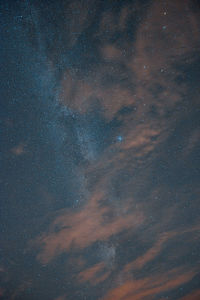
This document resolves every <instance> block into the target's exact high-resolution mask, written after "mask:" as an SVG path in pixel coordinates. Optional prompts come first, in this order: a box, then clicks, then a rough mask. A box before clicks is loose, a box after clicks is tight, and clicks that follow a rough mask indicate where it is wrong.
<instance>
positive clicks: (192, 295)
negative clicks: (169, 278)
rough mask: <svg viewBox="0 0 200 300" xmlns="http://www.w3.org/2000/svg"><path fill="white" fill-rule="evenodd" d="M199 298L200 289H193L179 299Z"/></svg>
mask: <svg viewBox="0 0 200 300" xmlns="http://www.w3.org/2000/svg"><path fill="white" fill-rule="evenodd" d="M199 299H200V290H195V291H193V292H192V293H190V294H188V295H186V296H184V297H182V298H180V300H199Z"/></svg>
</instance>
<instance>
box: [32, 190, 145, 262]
mask: <svg viewBox="0 0 200 300" xmlns="http://www.w3.org/2000/svg"><path fill="white" fill-rule="evenodd" d="M101 200H103V194H102V192H98V193H96V194H95V195H94V196H93V197H92V198H91V199H90V200H89V202H88V203H87V204H86V205H85V207H83V208H82V210H81V211H79V212H75V213H73V212H71V213H70V212H69V213H68V212H66V213H64V214H63V215H61V216H60V217H57V218H56V220H55V221H54V224H53V225H52V226H51V232H50V233H47V234H43V235H42V236H41V237H40V238H38V241H37V243H38V244H39V245H40V246H42V250H41V252H40V253H39V254H38V259H39V260H40V261H41V262H43V263H47V262H48V261H50V260H51V259H53V258H54V256H56V255H59V254H60V253H62V252H67V251H69V250H70V249H71V248H75V249H83V248H85V247H88V246H89V245H91V244H92V243H94V242H96V241H98V240H99V241H105V240H107V239H109V238H110V237H112V236H113V235H115V234H117V233H120V232H122V231H123V230H125V229H126V230H127V229H130V228H131V229H132V230H133V229H134V228H137V227H138V226H140V225H141V224H142V222H143V220H144V218H143V216H142V213H139V212H137V211H133V212H132V211H131V212H128V207H127V208H126V213H123V214H121V215H119V216H115V218H114V219H113V220H112V219H111V220H108V221H106V222H105V216H106V214H109V212H110V209H109V207H106V206H102V205H101V203H100V201H101ZM123 211H124V212H125V210H123ZM57 227H59V228H60V231H58V232H55V231H54V230H55V228H57Z"/></svg>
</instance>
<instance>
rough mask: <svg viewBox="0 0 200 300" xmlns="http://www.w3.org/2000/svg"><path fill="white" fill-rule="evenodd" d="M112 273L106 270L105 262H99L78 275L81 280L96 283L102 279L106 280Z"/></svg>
mask: <svg viewBox="0 0 200 300" xmlns="http://www.w3.org/2000/svg"><path fill="white" fill-rule="evenodd" d="M109 275H110V271H106V269H105V265H104V263H103V262H101V263H98V264H96V265H94V266H92V267H90V268H88V269H86V270H83V271H81V272H80V273H79V275H78V280H79V281H80V282H87V281H88V282H90V284H92V285H95V284H98V283H99V282H101V281H104V280H105V279H106V278H107V277H108V276H109Z"/></svg>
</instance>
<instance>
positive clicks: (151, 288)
mask: <svg viewBox="0 0 200 300" xmlns="http://www.w3.org/2000/svg"><path fill="white" fill-rule="evenodd" d="M194 275H195V271H187V270H184V269H182V268H179V269H172V270H171V271H168V272H166V273H165V274H162V275H161V274H160V275H155V276H154V275H152V276H149V277H145V278H142V279H132V280H129V281H126V282H125V283H123V284H121V285H120V286H119V287H116V288H113V290H111V291H110V292H108V294H107V295H106V296H105V297H103V299H104V300H122V299H123V300H132V299H134V300H142V299H153V297H154V296H155V295H158V294H159V293H162V292H165V291H170V290H171V289H173V288H176V287H178V286H180V285H181V284H184V283H186V282H188V281H190V280H191V279H192V277H193V276H194Z"/></svg>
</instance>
